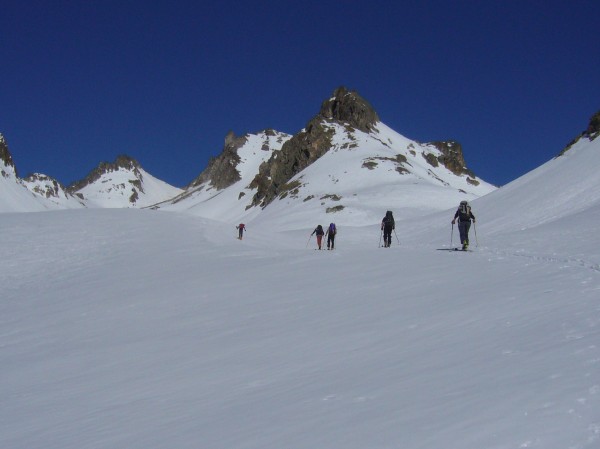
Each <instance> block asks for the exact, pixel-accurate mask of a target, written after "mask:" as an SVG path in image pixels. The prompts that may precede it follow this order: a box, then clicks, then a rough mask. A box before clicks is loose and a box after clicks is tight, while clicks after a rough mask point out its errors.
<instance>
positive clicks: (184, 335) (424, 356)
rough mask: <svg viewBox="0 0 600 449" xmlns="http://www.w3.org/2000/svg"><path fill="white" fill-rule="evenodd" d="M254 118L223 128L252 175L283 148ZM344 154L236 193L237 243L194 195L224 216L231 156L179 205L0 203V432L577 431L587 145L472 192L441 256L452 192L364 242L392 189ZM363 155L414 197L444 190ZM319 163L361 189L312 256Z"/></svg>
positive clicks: (276, 448)
mask: <svg viewBox="0 0 600 449" xmlns="http://www.w3.org/2000/svg"><path fill="white" fill-rule="evenodd" d="M377 128H378V130H379V132H380V133H381V132H385V131H384V129H385V128H383V126H381V125H379V124H378V125H377ZM363 133H364V132H363ZM268 134H272V133H263V134H261V135H248V136H245V137H243V138H237V137H235V136H230V138H229V139H228V143H229V144H231V148H232V149H233V148H237V149H236V150H235V151H233V152H232V153H231V155H230V158H229V160H233V161H235V160H236V156H235V155H234V154H233V153H236V154H237V155H238V156H239V158H240V159H239V161H238V162H236V167H239V168H243V167H245V168H247V169H248V172H249V173H256V168H257V164H258V165H260V164H259V161H262V163H265V164H268V161H269V159H270V158H271V156H270V155H269V153H272V154H277V153H276V151H277V150H275V151H271V150H267V149H264V150H261V148H263V145H265V144H266V143H267V142H268V143H269V145H265V148H266V146H269V147H271V146H272V145H273V146H275V147H277V145H279V143H278V144H277V145H274V144H273V141H274V140H275V141H277V140H279V139H280V140H281V143H282V146H283V141H287V140H286V139H287V136H284V135H277V134H272V135H268ZM365 134H368V133H365ZM360 136H361V138H364V139H365V141H368V139H369V137H365V136H364V135H360ZM389 137H390V138H391V139H392V142H394V143H396V144H397V142H396V140H395V139H399V138H398V137H396V135H394V134H391V132H390V134H389ZM238 139H241V140H238ZM384 141H385V140H384ZM236 142H237V143H236ZM407 144H408V143H407ZM408 145H409V144H408ZM423 148H426V147H423ZM411 149H414V151H415V153H416V154H417V155H418V154H420V153H419V151H420V150H421V147H416V146H415V148H411ZM260 151H262V152H263V153H260ZM254 153H256V154H254ZM409 153H410V151H409ZM365 154H366V153H365ZM340 155H344V156H345V157H343V158H339V156H340ZM258 156H261V157H258ZM350 156H352V157H354V156H356V160H355V161H354V163H353V162H352V157H350ZM365 157H366V156H365V155H364V154H362V153H360V151H359V150H355V151H346V149H345V148H344V149H342V148H339V149H338V151H337V152H335V151H334V152H331V153H327V154H324V155H322V156H321V157H319V158H318V160H316V161H315V162H314V163H312V164H310V166H307V167H306V168H304V169H303V170H301V172H299V173H298V174H296V175H294V176H303V178H302V180H303V181H302V182H303V183H306V184H307V186H306V189H307V190H306V192H304V191H303V193H302V195H300V194H298V195H297V196H298V197H299V198H297V199H295V198H292V197H293V196H295V195H294V194H293V193H292V192H288V195H287V196H286V197H284V198H280V197H279V196H278V197H277V198H276V199H275V200H273V201H272V202H271V203H269V204H268V205H267V206H266V207H265V208H264V209H262V208H261V207H253V208H251V209H248V212H247V213H250V212H252V213H255V214H256V216H255V217H254V219H253V223H254V224H253V225H252V226H250V227H249V229H248V233H247V234H246V235H245V237H244V239H243V240H241V241H240V240H238V239H236V238H235V237H236V230H235V227H234V226H233V223H225V222H223V221H214V220H211V219H209V218H204V217H199V216H198V214H197V212H198V211H197V210H195V208H197V209H199V210H200V211H201V212H202V213H208V212H213V213H214V214H215V215H218V216H221V217H223V216H225V217H226V216H228V215H230V216H232V217H233V216H235V214H240V213H242V212H240V209H237V208H238V206H239V204H238V202H237V200H236V195H234V193H235V191H236V190H237V187H236V188H235V189H231V186H235V185H236V184H237V183H239V182H240V181H241V180H243V179H244V178H246V179H248V175H247V174H246V173H245V171H244V170H241V169H240V170H238V172H239V177H240V180H238V181H236V180H235V179H236V176H235V173H234V172H233V171H231V172H230V174H231V175H232V177H230V181H229V182H233V184H231V186H230V187H225V188H222V189H221V190H220V191H219V192H221V193H219V194H215V193H216V192H214V191H215V190H217V189H216V188H214V187H213V188H212V190H210V184H208V185H207V184H206V180H202V179H199V180H198V182H199V184H198V185H197V186H196V187H201V186H204V188H202V189H197V190H194V191H193V190H192V189H193V188H189V189H188V191H189V193H190V195H189V196H187V197H186V196H182V197H181V199H180V201H179V202H178V203H175V204H173V205H170V206H169V207H176V206H177V205H181V204H182V203H184V202H189V205H192V204H195V207H194V206H191V208H184V210H185V211H186V213H174V212H172V211H171V212H156V211H153V210H148V209H146V210H140V209H134V208H126V209H86V210H62V211H57V212H54V213H50V214H48V213H46V214H34V215H28V216H27V219H24V214H18V213H6V214H3V215H2V220H0V236H2V237H1V238H2V258H0V286H1V287H0V293H1V294H0V329H2V332H0V366H2V370H0V397H2V405H3V406H2V407H0V447H2V448H4V447H6V448H11V449H12V448H38V447H43V448H44V449H92V448H120V447H126V448H130V449H138V448H139V449H142V448H143V449H162V448H165V447H173V448H178V449H188V448H189V449H197V448H211V449H231V448H239V449H242V448H244V449H280V448H286V449H306V448H325V449H364V448H370V449H383V448H403V449H430V448H447V449H465V448H473V449H479V448H497V449H500V448H502V449H509V448H510V449H512V448H543V449H565V448H573V449H595V448H597V447H598V446H599V445H600V345H599V344H598V341H600V308H599V302H598V292H600V235H599V234H598V232H597V228H598V222H599V221H600V188H598V187H599V186H598V182H600V181H599V177H598V174H597V167H599V166H600V139H598V138H596V137H595V134H594V133H591V134H586V135H582V136H581V137H580V138H579V139H578V140H577V141H575V142H574V143H573V145H571V147H570V148H569V149H568V151H565V152H564V153H563V154H562V155H561V156H559V157H557V158H555V159H553V160H551V161H549V162H548V163H546V164H544V165H543V166H541V167H540V168H538V169H536V170H534V171H532V172H531V173H528V174H526V175H524V176H523V177H521V178H519V179H517V180H515V181H514V182H513V183H511V184H508V185H506V186H504V187H502V188H499V189H497V190H494V191H493V192H491V193H490V194H488V195H485V196H482V197H481V198H479V199H476V200H474V201H473V202H472V205H473V210H474V213H475V215H476V216H477V222H476V227H474V228H473V230H472V231H471V232H472V234H471V238H472V241H473V245H472V247H473V250H474V251H473V252H459V251H440V250H442V249H443V250H446V249H451V248H450V240H451V232H450V231H451V224H450V220H451V218H452V216H453V214H454V208H455V206H456V205H454V206H453V207H452V208H449V209H446V210H443V211H437V212H433V213H428V212H431V211H432V210H435V209H436V208H439V207H441V203H442V202H443V201H442V200H440V201H439V204H438V205H434V206H431V205H429V204H423V202H417V201H415V202H414V203H412V206H413V207H415V208H417V207H418V208H420V215H418V219H414V217H415V216H417V212H416V211H415V212H414V215H413V216H411V215H410V214H408V211H409V207H408V206H407V207H405V208H401V207H402V206H403V205H402V204H399V203H396V205H397V206H398V208H397V209H396V210H402V211H404V212H407V213H406V215H404V214H398V213H397V214H396V215H397V226H396V231H397V233H398V237H399V238H398V240H396V239H394V240H393V245H392V247H391V248H389V249H381V248H380V245H378V239H380V230H379V226H378V223H377V222H375V223H374V222H370V221H371V220H372V219H371V218H369V217H370V216H373V217H375V216H376V215H377V212H379V215H382V214H383V213H384V212H385V208H380V206H383V205H387V204H390V198H394V197H395V196H396V195H397V197H400V196H401V194H400V192H399V191H394V189H393V188H390V186H392V185H393V184H392V183H391V182H389V183H387V184H386V183H384V184H379V179H377V180H374V179H372V178H371V174H372V173H373V171H371V170H369V169H368V168H366V169H362V168H356V167H355V165H357V164H358V162H360V161H361V160H362V161H364V159H365ZM422 158H423V157H422ZM423 159H424V158H423ZM328 160H329V161H330V162H331V161H335V164H333V163H329V162H328ZM407 161H408V157H407ZM417 161H419V158H417V159H416V160H414V161H410V163H411V166H410V168H411V169H414V168H415V166H416V165H417ZM374 162H377V163H378V166H379V165H387V171H386V170H383V171H382V172H381V176H382V177H383V178H384V180H386V182H388V181H387V178H386V176H388V175H389V176H390V177H391V175H394V176H398V177H400V178H399V179H400V180H402V179H405V178H403V176H410V177H411V179H413V182H416V186H417V187H415V188H418V192H419V195H424V193H423V192H428V190H427V189H431V190H432V191H435V192H438V193H439V192H446V191H452V190H453V189H457V188H459V189H460V188H461V184H460V177H457V178H448V180H451V181H452V182H456V184H451V186H450V187H449V186H444V185H443V184H442V183H440V184H441V185H437V184H436V182H435V181H434V182H432V181H431V179H434V178H432V177H431V176H429V172H428V170H429V168H428V167H427V165H424V166H422V167H421V168H420V170H422V171H421V172H417V173H415V174H410V175H400V174H399V173H398V172H395V173H394V171H395V169H396V167H397V164H396V162H392V161H388V160H387V159H385V160H381V159H377V160H375V161H374ZM400 162H402V163H403V164H406V163H404V161H403V160H401V161H400ZM4 165H5V169H4V172H5V173H6V175H7V176H3V177H2V178H0V182H6V181H8V179H9V178H10V177H11V172H10V167H9V165H8V164H6V162H5V164H4ZM225 165H226V164H224V165H222V166H221V165H220V163H219V162H217V161H215V162H214V163H213V172H214V173H216V172H224V171H227V170H228V169H227V167H225ZM338 165H339V166H340V168H337V167H338ZM359 165H360V164H359ZM332 167H333V168H336V170H339V172H334V173H335V175H336V176H338V175H339V174H340V173H343V170H351V169H352V168H354V171H351V173H349V174H351V175H352V176H353V183H354V185H353V186H346V187H344V188H345V189H347V190H348V191H353V192H354V193H356V195H357V196H358V197H360V198H369V199H370V200H371V201H372V202H373V204H374V205H373V206H371V207H372V209H367V208H366V206H365V209H363V210H364V214H360V213H358V212H353V213H348V214H347V215H345V216H342V215H338V214H339V213H336V214H331V215H329V216H332V217H333V216H335V217H343V219H341V220H338V224H339V226H338V230H339V233H338V236H337V243H336V249H335V250H334V251H315V250H314V248H315V242H314V237H311V236H310V233H311V231H312V229H313V227H314V224H315V221H316V219H317V217H318V218H323V217H328V215H325V214H326V212H325V211H324V210H323V208H324V207H325V206H327V207H329V203H328V202H327V201H328V200H327V199H323V200H320V201H321V202H324V203H325V204H323V205H321V204H320V202H318V201H311V200H310V199H309V200H306V202H304V200H305V198H304V194H305V193H307V192H308V191H309V190H308V189H309V188H310V189H313V190H312V191H315V192H316V191H317V189H318V188H320V189H322V190H324V191H328V190H326V189H332V188H334V187H335V188H337V186H338V185H340V184H342V185H343V183H344V181H343V180H342V177H341V176H340V178H339V181H338V182H337V183H336V182H333V181H332V182H331V183H325V182H323V181H322V180H323V179H327V176H328V175H329V172H328V171H327V170H329V169H331V168H332ZM438 168H439V167H438ZM594 169H596V170H594ZM312 170H314V171H316V172H317V173H313V172H312ZM319 170H323V173H327V174H325V175H323V174H321V173H318V171H319ZM419 173H420V174H421V176H422V179H421V178H418V175H419ZM434 173H442V174H445V172H443V171H442V170H441V169H440V171H438V172H435V171H434ZM294 176H293V177H294ZM430 178H431V179H430ZM294 179H296V178H294ZM393 179H396V180H398V178H397V177H396V178H393ZM12 180H13V184H14V185H15V186H16V185H17V183H16V182H14V179H12ZM463 181H465V180H464V179H463ZM448 182H449V181H448ZM465 182H466V181H465ZM449 183H450V182H449ZM409 185H410V184H406V185H404V186H403V187H404V188H406V187H408V186H409ZM381 186H384V187H388V188H387V189H386V188H381ZM4 187H5V184H3V185H2V188H3V189H4ZM238 187H245V186H244V184H243V183H242V184H239V186H238ZM425 187H427V188H425ZM350 189H352V190H350ZM444 189H445V190H444ZM207 190H208V193H207V192H206V191H207ZM24 191H25V192H27V191H26V190H24ZM242 191H243V190H242ZM343 191H345V190H344V189H340V190H339V192H343ZM238 192H239V191H238ZM252 192H253V190H252V189H248V195H249V194H250V193H252ZM256 192H258V190H257V191H255V192H254V193H255V194H256ZM27 193H28V194H30V193H29V192H27ZM30 195H31V194H30ZM203 195H206V197H203ZM279 195H282V193H280V194H279ZM346 195H348V194H346ZM429 195H430V196H429V198H433V197H434V195H433V194H429ZM465 195H466V194H464V193H461V195H459V196H460V198H461V199H462V198H463V197H464V196H465ZM472 195H473V196H475V195H474V194H472ZM221 196H229V198H225V199H224V200H222V202H219V201H218V199H219V198H220V197H221ZM202 198H205V201H204V202H201V201H200V202H199V201H198V200H199V199H202ZM208 198H212V199H208ZM242 198H244V197H243V196H242ZM448 198H449V197H448ZM344 201H347V199H346V197H344V198H343V199H341V200H340V202H344ZM395 201H398V200H397V199H396V200H395ZM213 202H214V204H216V205H218V206H219V208H221V207H222V209H219V208H218V207H216V206H214V207H215V209H210V208H209V207H208V206H207V204H209V203H213ZM288 202H289V207H287V208H285V209H284V206H285V205H286V204H287V203H288ZM311 203H317V204H318V207H315V208H314V211H315V215H310V214H307V210H308V211H310V209H305V208H302V207H301V205H302V204H305V205H306V204H309V205H311ZM332 204H333V203H332ZM347 204H351V203H347ZM163 209H168V208H163ZM242 209H243V208H242ZM346 209H348V210H356V211H358V210H360V209H359V208H358V207H357V206H355V205H352V204H351V205H350V206H348V207H347V208H345V209H344V210H343V211H342V212H344V211H346ZM284 211H285V213H281V212H284ZM307 215H309V217H308V218H307ZM379 215H377V217H378V218H380V217H379ZM232 220H233V219H232ZM301 223H304V224H305V225H304V226H303V227H300V226H299V225H300V224H301ZM293 224H295V226H296V227H294V225H293ZM453 231H454V232H455V231H456V230H455V229H453ZM454 239H455V240H454V241H455V242H456V235H454ZM398 241H399V242H400V245H398Z"/></svg>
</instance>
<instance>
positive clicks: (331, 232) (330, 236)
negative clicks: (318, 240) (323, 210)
mask: <svg viewBox="0 0 600 449" xmlns="http://www.w3.org/2000/svg"><path fill="white" fill-rule="evenodd" d="M336 234H337V229H336V228H335V223H329V228H327V232H326V233H325V235H326V236H327V249H333V244H334V243H335V235H336Z"/></svg>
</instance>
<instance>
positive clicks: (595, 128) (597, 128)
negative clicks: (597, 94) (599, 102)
mask: <svg viewBox="0 0 600 449" xmlns="http://www.w3.org/2000/svg"><path fill="white" fill-rule="evenodd" d="M598 136H600V111H598V112H596V113H595V114H594V115H592V118H590V123H589V124H588V127H587V129H586V130H585V131H584V132H582V133H581V134H580V135H579V136H577V137H576V138H575V139H573V140H572V141H571V142H570V143H569V144H568V145H567V146H566V147H565V148H564V150H562V151H561V152H560V153H559V154H558V156H557V157H559V156H562V155H563V154H565V153H566V152H567V151H569V150H570V149H571V147H572V146H573V145H575V144H576V143H577V142H578V141H579V139H581V138H587V139H590V140H594V139H595V138H596V137H598Z"/></svg>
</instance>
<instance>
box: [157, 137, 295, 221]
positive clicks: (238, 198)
mask: <svg viewBox="0 0 600 449" xmlns="http://www.w3.org/2000/svg"><path fill="white" fill-rule="evenodd" d="M243 138H244V144H243V145H242V146H241V147H240V148H239V149H236V150H235V152H236V154H237V156H238V157H239V163H237V164H236V166H235V169H236V170H237V172H238V173H239V176H240V180H239V181H237V182H235V183H234V184H232V185H231V186H229V187H227V188H225V189H221V190H219V189H216V188H214V187H213V186H212V185H211V183H210V182H205V183H202V184H200V185H198V186H193V187H190V188H189V189H187V190H186V191H185V192H183V193H181V194H180V195H179V196H177V197H175V198H174V199H173V200H171V201H167V202H166V203H164V204H160V205H159V206H158V207H160V208H161V209H165V210H171V211H189V212H190V213H192V214H194V215H198V216H203V217H206V218H210V219H218V220H222V221H232V222H235V221H237V220H239V219H241V218H242V217H246V218H247V217H249V216H256V215H257V214H258V213H259V212H260V211H259V210H258V208H254V210H251V211H249V212H248V211H247V207H248V203H249V201H250V200H251V198H252V195H253V190H252V189H250V188H248V186H249V185H250V183H251V182H252V180H253V179H254V177H255V176H256V174H257V173H258V169H259V167H260V165H261V164H262V163H264V162H265V161H267V160H268V159H269V158H270V157H271V155H272V154H273V152H276V151H279V150H280V149H281V146H282V145H283V144H284V143H285V142H286V141H287V140H289V139H290V138H291V136H290V135H289V134H285V133H279V132H276V131H271V132H259V133H249V134H246V135H245V136H243Z"/></svg>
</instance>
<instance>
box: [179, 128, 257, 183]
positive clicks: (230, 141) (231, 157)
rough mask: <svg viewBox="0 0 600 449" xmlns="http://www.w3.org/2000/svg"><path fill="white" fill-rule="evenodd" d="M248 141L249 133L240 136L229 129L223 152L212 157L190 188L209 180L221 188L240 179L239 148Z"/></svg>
mask: <svg viewBox="0 0 600 449" xmlns="http://www.w3.org/2000/svg"><path fill="white" fill-rule="evenodd" d="M247 141H248V137H247V135H244V136H239V137H238V136H236V135H235V133H234V132H233V131H229V132H228V133H227V135H226V136H225V145H224V146H223V151H222V152H221V154H220V155H219V156H217V157H212V158H210V160H209V161H208V165H207V167H206V169H205V170H204V171H203V172H202V173H200V175H199V176H198V177H197V178H196V179H194V180H193V181H192V182H191V183H190V185H189V186H188V188H191V187H197V186H199V185H200V184H204V183H207V182H209V183H210V185H212V186H213V187H214V188H215V189H217V190H221V189H224V188H226V187H229V186H230V185H231V184H233V183H234V182H237V181H239V180H240V173H239V172H238V171H237V169H236V166H237V165H238V163H239V162H240V156H239V155H238V152H237V150H238V149H240V148H241V147H242V146H244V144H245V143H246V142H247Z"/></svg>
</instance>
